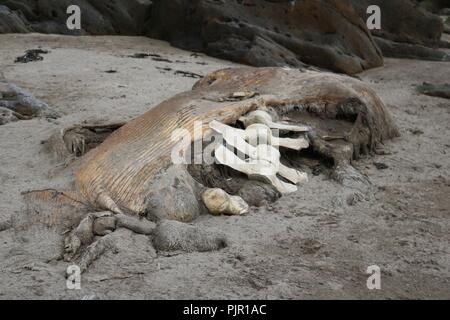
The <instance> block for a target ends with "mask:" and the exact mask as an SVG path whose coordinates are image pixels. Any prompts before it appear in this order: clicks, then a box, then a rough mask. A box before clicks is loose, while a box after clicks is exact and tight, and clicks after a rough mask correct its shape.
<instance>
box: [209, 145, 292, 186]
mask: <svg viewBox="0 0 450 320" xmlns="http://www.w3.org/2000/svg"><path fill="white" fill-rule="evenodd" d="M215 157H216V159H217V161H219V163H221V164H223V165H226V166H229V167H231V168H233V169H234V170H237V171H240V172H243V173H245V174H247V175H248V177H249V178H251V179H258V180H265V181H268V182H270V183H271V184H272V185H273V186H274V187H275V188H276V189H277V190H278V191H280V192H281V193H283V194H287V193H291V192H295V191H297V187H296V186H295V185H293V184H290V183H286V182H283V181H281V180H280V179H279V178H278V177H277V176H276V173H277V172H278V166H277V165H276V164H274V163H272V162H269V161H265V160H250V161H248V162H247V161H244V160H242V159H240V158H239V157H238V156H236V155H235V154H234V153H233V152H231V151H230V150H228V149H227V148H226V147H224V146H223V145H220V146H218V147H217V148H216V150H215Z"/></svg>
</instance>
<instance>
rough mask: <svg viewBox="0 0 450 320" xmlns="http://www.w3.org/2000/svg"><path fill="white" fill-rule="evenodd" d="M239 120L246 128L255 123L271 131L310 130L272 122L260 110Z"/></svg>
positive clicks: (268, 116) (269, 117) (267, 114)
mask: <svg viewBox="0 0 450 320" xmlns="http://www.w3.org/2000/svg"><path fill="white" fill-rule="evenodd" d="M239 120H240V121H241V122H242V123H243V124H244V126H245V127H246V128H247V127H248V126H250V125H252V124H255V123H262V124H265V125H266V126H268V127H269V128H271V129H279V130H287V131H296V132H307V131H309V130H310V129H309V127H307V126H296V125H290V124H284V123H278V122H274V121H273V119H272V117H271V116H270V114H269V113H267V112H266V111H262V110H255V111H252V112H250V113H248V114H247V115H245V116H243V117H240V118H239Z"/></svg>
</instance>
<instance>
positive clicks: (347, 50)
mask: <svg viewBox="0 0 450 320" xmlns="http://www.w3.org/2000/svg"><path fill="white" fill-rule="evenodd" d="M146 34H148V35H149V36H151V37H156V38H160V39H164V40H168V41H169V42H171V43H172V44H173V45H175V46H179V47H182V48H187V49H191V50H198V51H204V52H206V53H207V54H209V55H212V56H217V57H220V58H225V59H229V60H233V61H237V62H241V63H246V64H251V65H254V66H285V65H288V66H295V67H299V66H302V65H303V64H304V63H306V64H310V65H315V66H319V67H322V68H326V69H330V70H334V71H339V72H345V73H349V74H353V73H357V72H361V71H363V70H365V69H369V68H373V67H376V66H380V65H382V63H383V60H382V56H381V53H380V51H379V50H378V48H377V46H376V45H375V44H374V41H373V39H372V38H371V36H370V33H369V31H368V30H367V28H366V26H365V24H364V22H363V21H362V20H361V19H360V18H359V17H358V16H357V14H356V12H355V11H354V9H353V7H352V5H351V4H350V3H349V2H348V1H342V0H327V1H287V0H278V1H273V0H272V1H265V0H246V1H244V0H243V1H231V0H227V1H208V0H194V1H192V0H164V1H154V7H153V10H152V17H151V19H150V24H149V25H148V28H147V31H146Z"/></svg>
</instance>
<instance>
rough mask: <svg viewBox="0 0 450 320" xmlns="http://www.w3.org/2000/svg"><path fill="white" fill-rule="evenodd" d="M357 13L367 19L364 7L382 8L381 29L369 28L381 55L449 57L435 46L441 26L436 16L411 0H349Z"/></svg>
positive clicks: (449, 58) (440, 34)
mask: <svg viewBox="0 0 450 320" xmlns="http://www.w3.org/2000/svg"><path fill="white" fill-rule="evenodd" d="M352 2H353V5H354V7H355V9H356V10H357V11H358V12H359V14H360V16H361V17H362V18H363V19H364V20H366V19H367V16H368V15H367V13H366V11H367V7H368V6H369V5H377V6H379V7H380V9H381V30H372V34H373V35H374V37H375V41H376V42H377V44H378V46H379V47H380V49H381V50H382V52H383V55H384V56H387V57H395V58H412V59H425V60H437V61H448V60H450V56H449V55H448V54H446V53H445V52H444V51H441V50H439V49H438V47H440V46H445V44H444V43H442V42H441V36H442V32H443V31H444V26H443V23H442V20H441V19H440V17H439V16H436V15H434V14H432V13H431V12H428V11H426V10H424V9H422V8H421V7H419V5H418V4H416V3H414V2H413V1H410V0H390V1H384V0H352Z"/></svg>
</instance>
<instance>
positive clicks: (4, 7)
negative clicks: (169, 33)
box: [0, 0, 151, 35]
mask: <svg viewBox="0 0 450 320" xmlns="http://www.w3.org/2000/svg"><path fill="white" fill-rule="evenodd" d="M70 5H78V6H79V7H80V9H81V15H82V24H81V30H74V31H72V30H69V29H68V28H67V27H66V20H67V17H68V14H67V13H66V10H67V7H68V6H70ZM150 8H151V0H114V1H107V0H58V1H54V0H39V1H35V0H20V1H17V0H0V33H9V32H41V33H58V34H125V35H136V34H140V31H141V30H142V29H143V24H144V23H145V21H146V18H147V17H148V15H149V10H150Z"/></svg>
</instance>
